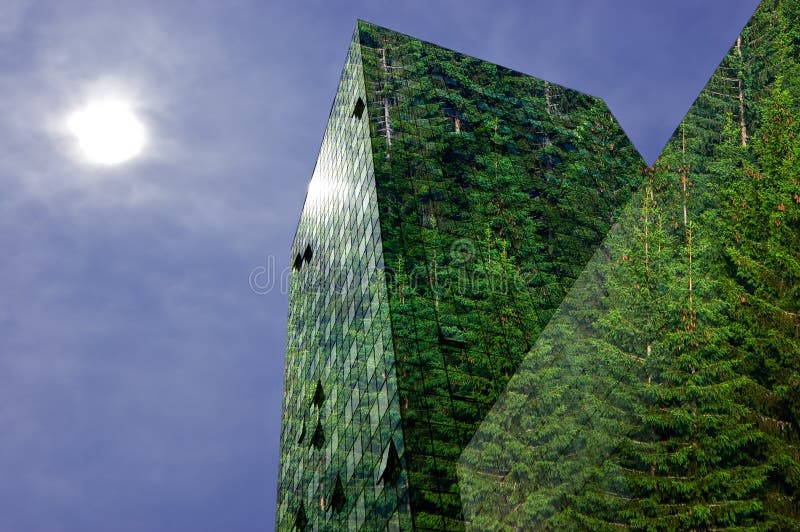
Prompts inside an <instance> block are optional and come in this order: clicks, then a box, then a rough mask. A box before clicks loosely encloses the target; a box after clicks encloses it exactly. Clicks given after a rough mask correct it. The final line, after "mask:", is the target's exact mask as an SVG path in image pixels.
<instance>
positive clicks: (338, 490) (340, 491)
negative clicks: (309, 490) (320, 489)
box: [331, 474, 347, 514]
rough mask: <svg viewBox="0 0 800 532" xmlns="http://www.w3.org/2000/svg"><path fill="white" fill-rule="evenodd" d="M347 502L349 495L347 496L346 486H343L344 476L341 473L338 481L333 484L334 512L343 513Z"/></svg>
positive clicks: (332, 505) (332, 501)
mask: <svg viewBox="0 0 800 532" xmlns="http://www.w3.org/2000/svg"><path fill="white" fill-rule="evenodd" d="M345 503H347V497H345V494H344V486H342V477H341V475H339V474H337V475H336V482H334V484H333V493H332V494H331V508H332V509H333V513H335V514H338V513H341V511H342V509H343V508H344V505H345Z"/></svg>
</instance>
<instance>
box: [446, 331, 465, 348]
mask: <svg viewBox="0 0 800 532" xmlns="http://www.w3.org/2000/svg"><path fill="white" fill-rule="evenodd" d="M467 344H468V342H467V339H466V338H465V337H464V333H463V332H462V331H460V330H459V329H458V328H456V327H445V328H443V327H439V345H440V346H442V347H450V348H453V349H464V348H466V347H467Z"/></svg>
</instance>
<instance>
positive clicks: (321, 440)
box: [311, 420, 325, 449]
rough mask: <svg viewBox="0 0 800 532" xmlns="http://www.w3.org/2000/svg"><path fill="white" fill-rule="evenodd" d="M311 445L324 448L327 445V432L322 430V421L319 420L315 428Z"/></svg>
mask: <svg viewBox="0 0 800 532" xmlns="http://www.w3.org/2000/svg"><path fill="white" fill-rule="evenodd" d="M311 445H313V446H314V447H315V448H316V449H322V446H323V445H325V433H324V432H322V422H321V421H320V420H317V428H315V429H314V434H313V435H312V436H311Z"/></svg>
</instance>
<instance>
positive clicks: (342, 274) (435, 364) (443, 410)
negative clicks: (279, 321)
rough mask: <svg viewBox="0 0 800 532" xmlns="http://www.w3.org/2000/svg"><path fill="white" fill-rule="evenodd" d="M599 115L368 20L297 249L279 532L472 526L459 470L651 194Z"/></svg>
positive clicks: (630, 154)
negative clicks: (580, 280)
mask: <svg viewBox="0 0 800 532" xmlns="http://www.w3.org/2000/svg"><path fill="white" fill-rule="evenodd" d="M644 166H645V164H644V162H643V161H642V159H641V158H640V156H639V155H638V153H637V152H636V150H635V149H634V148H633V147H632V145H631V144H630V142H629V141H628V139H627V137H626V136H625V134H624V132H623V131H622V129H621V128H620V127H619V125H618V124H617V122H616V121H615V120H614V118H613V117H612V116H611V113H610V112H609V110H608V108H607V107H606V105H605V104H604V103H603V102H602V101H601V100H599V99H597V98H594V97H591V96H588V95H586V94H582V93H580V92H576V91H574V90H570V89H566V88H564V87H561V86H558V85H554V84H551V83H548V82H546V81H543V80H540V79H536V78H533V77H530V76H527V75H524V74H521V73H519V72H515V71H512V70H509V69H507V68H504V67H501V66H498V65H495V64H491V63H488V62H485V61H481V60H478V59H475V58H472V57H468V56H466V55H463V54H459V53H457V52H453V51H451V50H447V49H444V48H441V47H438V46H435V45H433V44H430V43H426V42H421V41H419V40H417V39H414V38H411V37H408V36H406V35H401V34H398V33H395V32H392V31H389V30H386V29H384V28H380V27H377V26H374V25H372V24H369V23H365V22H358V24H357V28H356V31H355V33H354V35H353V39H352V42H351V44H350V49H349V51H348V54H347V59H346V62H345V66H344V69H343V72H342V76H341V80H340V83H339V88H338V91H337V93H336V97H335V101H334V103H333V107H332V109H331V112H330V118H329V121H328V126H327V130H326V132H325V135H324V138H323V141H322V146H321V148H320V152H319V158H318V160H317V164H316V167H315V170H314V174H313V177H312V179H311V182H310V185H309V191H308V197H307V199H306V202H305V206H304V208H303V212H302V215H301V218H300V223H299V225H298V228H297V233H296V236H295V240H294V244H293V246H292V254H291V257H292V274H291V282H290V295H289V324H288V341H287V348H286V380H285V391H284V403H283V429H282V434H281V464H280V472H279V487H278V513H277V529H278V530H292V529H298V530H369V531H373V530H374V531H377V530H431V531H432V530H463V529H464V526H465V525H464V517H463V511H462V506H461V499H460V492H459V479H458V475H457V470H456V464H457V462H458V460H459V456H460V454H461V452H462V450H463V449H464V448H465V446H467V444H469V442H470V439H471V438H472V436H473V434H474V433H475V430H476V428H477V427H478V425H479V424H480V422H481V420H482V419H483V417H484V416H485V415H486V413H487V412H488V411H489V410H490V409H491V408H492V405H493V404H494V402H495V401H496V399H497V397H498V396H499V394H500V393H501V392H502V390H503V389H504V387H505V384H506V383H507V382H508V380H509V378H510V376H511V375H513V373H514V371H515V369H516V366H517V364H518V363H519V362H520V360H521V359H522V357H523V356H524V355H525V354H526V353H527V352H528V350H529V349H530V347H531V346H532V345H533V342H534V341H535V340H536V338H537V335H538V334H539V332H540V331H541V330H542V328H543V327H544V325H545V324H546V323H547V322H548V320H549V318H550V317H551V316H552V314H553V312H554V311H555V309H556V308H557V307H558V305H559V303H560V302H561V300H562V299H563V297H564V294H565V293H566V292H567V290H569V288H570V286H571V285H572V283H573V282H574V280H575V279H576V278H577V276H578V275H579V274H580V272H581V271H582V269H583V267H584V265H585V264H586V263H587V262H588V261H589V259H590V258H591V256H592V254H593V253H594V251H595V249H596V248H597V246H598V245H599V244H600V242H601V240H602V239H603V237H604V235H605V234H606V233H607V231H608V230H609V228H610V227H611V225H612V224H613V223H614V221H615V212H616V211H617V210H618V208H619V207H620V206H622V205H624V204H625V203H626V201H627V200H628V199H629V197H630V194H631V192H632V190H633V189H634V188H635V186H636V185H637V184H638V182H639V181H640V176H641V170H642V168H644Z"/></svg>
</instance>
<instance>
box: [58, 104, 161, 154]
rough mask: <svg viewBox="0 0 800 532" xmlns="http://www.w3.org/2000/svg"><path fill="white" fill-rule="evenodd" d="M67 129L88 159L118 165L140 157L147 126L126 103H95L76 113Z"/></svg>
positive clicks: (68, 121)
mask: <svg viewBox="0 0 800 532" xmlns="http://www.w3.org/2000/svg"><path fill="white" fill-rule="evenodd" d="M67 127H68V128H69V130H70V131H71V132H72V134H73V135H75V137H76V138H77V140H78V145H79V146H80V148H81V151H82V152H83V154H84V155H85V156H86V158H87V159H88V160H89V161H90V162H93V163H96V164H105V165H115V164H120V163H123V162H125V161H128V160H130V159H132V158H133V157H135V156H137V155H139V154H140V153H141V151H142V149H143V148H144V145H145V141H146V138H145V137H146V133H145V128H144V124H142V122H141V120H139V118H138V117H137V116H136V115H135V114H134V112H133V110H132V109H131V107H130V105H129V104H127V103H126V102H123V101H117V100H107V101H98V102H93V103H90V104H88V105H86V106H85V107H83V108H81V109H78V110H77V111H75V112H73V113H72V114H71V115H70V116H69V118H68V119H67Z"/></svg>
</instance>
